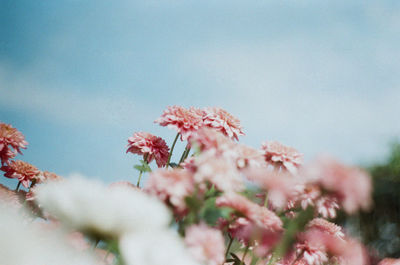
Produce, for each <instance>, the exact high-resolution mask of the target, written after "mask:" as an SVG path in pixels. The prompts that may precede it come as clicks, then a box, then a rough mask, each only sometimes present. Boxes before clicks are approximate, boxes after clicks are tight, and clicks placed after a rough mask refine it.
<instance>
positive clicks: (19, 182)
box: [15, 181, 21, 191]
mask: <svg viewBox="0 0 400 265" xmlns="http://www.w3.org/2000/svg"><path fill="white" fill-rule="evenodd" d="M19 186H21V181H18V184H17V187H16V188H15V191H18V190H19Z"/></svg>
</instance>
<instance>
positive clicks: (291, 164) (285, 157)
mask: <svg viewBox="0 0 400 265" xmlns="http://www.w3.org/2000/svg"><path fill="white" fill-rule="evenodd" d="M261 149H262V151H263V153H264V157H265V160H266V161H267V162H268V163H270V164H271V165H273V166H274V167H275V168H285V169H286V170H288V171H289V172H291V173H296V171H297V168H298V167H299V166H300V165H301V164H302V163H303V154H301V153H299V152H298V151H297V150H296V149H294V148H293V147H289V146H285V145H283V144H281V143H279V142H276V141H272V142H265V143H264V144H263V145H262V147H261Z"/></svg>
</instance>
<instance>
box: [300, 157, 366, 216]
mask: <svg viewBox="0 0 400 265" xmlns="http://www.w3.org/2000/svg"><path fill="white" fill-rule="evenodd" d="M302 174H304V176H305V177H306V178H309V181H311V182H315V183H317V184H319V185H321V186H322V187H323V188H324V189H325V190H327V191H329V192H331V193H332V194H334V196H335V197H336V198H337V199H338V201H339V203H340V204H341V206H343V209H344V210H345V211H346V212H347V213H349V214H352V213H354V212H355V211H357V210H358V209H359V208H361V209H364V210H366V209H368V208H369V207H370V206H371V193H372V183H371V179H370V177H369V176H368V174H367V173H366V172H364V171H362V170H361V169H359V168H353V167H348V166H345V165H343V164H341V163H339V162H337V161H335V160H334V159H332V158H328V157H325V158H320V159H317V160H316V161H315V162H313V163H312V164H310V165H309V166H308V167H306V168H305V169H304V173H302Z"/></svg>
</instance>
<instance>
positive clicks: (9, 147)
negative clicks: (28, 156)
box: [0, 122, 28, 165]
mask: <svg viewBox="0 0 400 265" xmlns="http://www.w3.org/2000/svg"><path fill="white" fill-rule="evenodd" d="M27 145H28V142H26V141H25V137H24V135H23V134H22V133H21V132H19V131H18V130H17V129H16V128H13V127H12V126H11V125H10V124H5V123H3V122H0V160H1V163H2V164H3V165H5V164H8V163H9V160H10V159H12V158H14V157H15V156H16V155H17V153H20V154H22V152H21V149H22V148H23V149H26V146H27Z"/></svg>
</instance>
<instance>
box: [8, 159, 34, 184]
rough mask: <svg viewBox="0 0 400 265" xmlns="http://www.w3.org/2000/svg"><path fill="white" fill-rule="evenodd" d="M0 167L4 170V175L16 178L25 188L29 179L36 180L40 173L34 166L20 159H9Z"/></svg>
mask: <svg viewBox="0 0 400 265" xmlns="http://www.w3.org/2000/svg"><path fill="white" fill-rule="evenodd" d="M0 169H1V170H2V171H4V172H5V173H4V176H5V177H7V178H15V179H18V180H19V181H20V182H21V184H22V185H23V186H24V187H25V188H28V187H29V183H30V182H31V181H36V180H37V179H38V176H39V174H40V171H39V169H37V168H36V167H35V166H33V165H31V164H29V163H26V162H24V161H21V160H16V161H11V163H10V164H9V165H6V166H2V167H1V168H0Z"/></svg>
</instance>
